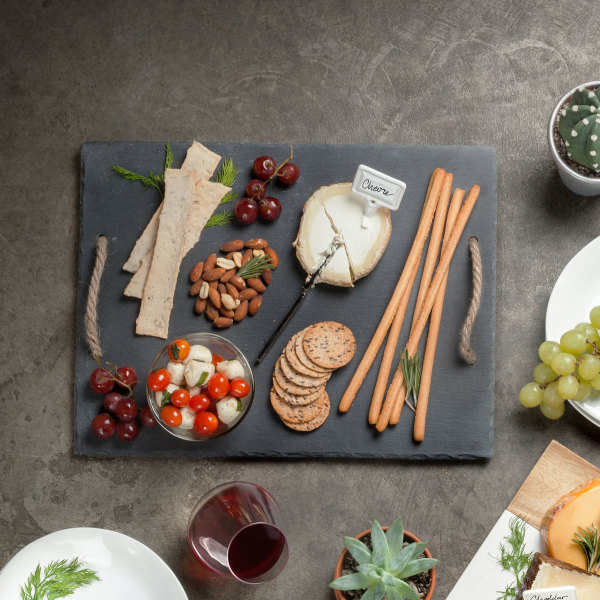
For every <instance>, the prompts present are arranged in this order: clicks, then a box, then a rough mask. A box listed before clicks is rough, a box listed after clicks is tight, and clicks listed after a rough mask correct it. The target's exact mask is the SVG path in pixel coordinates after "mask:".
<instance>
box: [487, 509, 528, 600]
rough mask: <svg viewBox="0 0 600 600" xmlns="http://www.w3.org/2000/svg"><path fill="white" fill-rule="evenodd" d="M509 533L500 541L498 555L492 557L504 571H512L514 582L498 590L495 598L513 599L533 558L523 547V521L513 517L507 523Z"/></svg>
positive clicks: (502, 599) (499, 599) (500, 599)
mask: <svg viewBox="0 0 600 600" xmlns="http://www.w3.org/2000/svg"><path fill="white" fill-rule="evenodd" d="M509 527H510V533H509V534H508V535H507V536H506V537H504V539H503V540H502V542H501V543H500V556H498V557H494V558H495V559H496V560H497V561H498V563H499V564H500V566H501V567H502V569H503V570H504V571H508V572H509V573H512V575H513V577H514V583H513V584H511V585H507V586H506V588H504V590H502V591H498V592H497V594H498V598H497V600H514V599H515V598H516V596H517V593H518V591H519V588H520V587H521V584H522V583H523V578H524V577H525V573H526V572H527V567H528V566H529V563H530V562H531V561H532V559H533V553H530V552H526V549H525V522H524V521H521V519H518V518H517V517H513V518H512V519H511V520H510V523H509Z"/></svg>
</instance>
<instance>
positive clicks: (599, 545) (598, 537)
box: [571, 525, 600, 573]
mask: <svg viewBox="0 0 600 600" xmlns="http://www.w3.org/2000/svg"><path fill="white" fill-rule="evenodd" d="M574 535H575V537H574V538H573V539H572V540H571V541H572V542H575V543H576V544H577V545H578V546H579V547H580V548H581V549H582V550H583V553H584V554H585V560H586V562H587V567H586V568H587V570H588V571H590V572H591V573H596V572H597V571H599V570H600V533H598V530H597V529H596V527H595V526H594V525H590V526H589V527H587V528H586V529H584V528H583V527H578V528H577V531H576V532H575V534H574Z"/></svg>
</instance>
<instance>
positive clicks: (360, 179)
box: [352, 165, 406, 217]
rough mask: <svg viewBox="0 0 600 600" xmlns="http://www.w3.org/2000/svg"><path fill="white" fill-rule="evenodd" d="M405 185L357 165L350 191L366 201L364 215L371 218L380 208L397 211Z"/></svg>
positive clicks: (378, 172)
mask: <svg viewBox="0 0 600 600" xmlns="http://www.w3.org/2000/svg"><path fill="white" fill-rule="evenodd" d="M405 190H406V184H405V183H404V182H403V181H400V180H399V179H394V178H393V177H390V176H389V175H386V174H385V173H381V172H380V171H376V170H375V169H372V168H371V167H367V166H366V165H359V166H358V169H356V175H355V176H354V181H353V182H352V191H353V192H354V193H355V194H358V195H359V196H361V197H362V198H365V199H366V205H365V215H366V216H367V217H372V216H373V215H374V214H375V212H376V211H377V209H378V208H379V207H380V206H383V207H384V208H388V209H390V210H398V207H399V206H400V201H401V200H402V196H403V195H404V191H405Z"/></svg>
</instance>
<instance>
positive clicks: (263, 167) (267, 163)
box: [252, 156, 277, 181]
mask: <svg viewBox="0 0 600 600" xmlns="http://www.w3.org/2000/svg"><path fill="white" fill-rule="evenodd" d="M276 168H277V165H276V163H275V159H274V158H271V157H270V156H259V157H258V158H257V159H255V160H254V162H253V163H252V170H253V171H254V173H255V175H256V176H257V177H258V178H259V179H262V180H263V181H266V180H267V179H269V177H271V175H273V173H275V169H276Z"/></svg>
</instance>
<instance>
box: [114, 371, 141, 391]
mask: <svg viewBox="0 0 600 600" xmlns="http://www.w3.org/2000/svg"><path fill="white" fill-rule="evenodd" d="M117 379H118V380H119V381H122V382H123V383H126V384H127V385H128V386H130V387H133V386H134V385H135V384H136V383H137V382H138V376H137V373H136V372H135V369H134V368H133V367H119V368H118V369H117Z"/></svg>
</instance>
